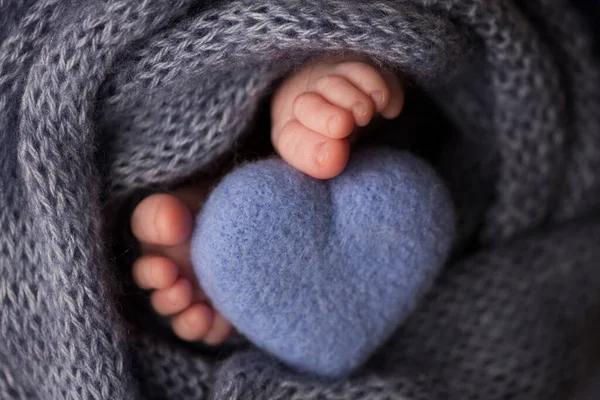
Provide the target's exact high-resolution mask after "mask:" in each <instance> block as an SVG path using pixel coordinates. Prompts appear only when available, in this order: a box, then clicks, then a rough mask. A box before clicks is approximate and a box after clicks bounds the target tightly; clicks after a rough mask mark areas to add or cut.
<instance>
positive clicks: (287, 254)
mask: <svg viewBox="0 0 600 400" xmlns="http://www.w3.org/2000/svg"><path fill="white" fill-rule="evenodd" d="M453 236H454V208H453V206H452V203H451V200H450V197H449V194H448V191H447V189H446V187H445V185H444V184H443V182H442V181H441V180H440V178H439V177H438V176H437V175H436V173H435V172H434V171H433V169H432V168H431V167H429V166H428V165H427V164H426V163H424V162H423V161H421V160H419V159H418V158H416V157H415V156H413V155H411V154H409V153H404V152H398V151H394V150H389V149H381V148H374V149H366V150H362V151H360V152H357V153H356V154H354V155H353V156H352V158H351V160H350V162H349V164H348V166H347V168H346V169H345V171H344V172H343V173H342V174H341V175H340V176H338V177H336V178H334V179H331V180H328V181H321V180H317V179H313V178H310V177H308V176H306V175H304V174H302V173H300V172H298V171H296V170H295V169H293V168H292V167H290V166H288V165H287V164H285V163H284V162H283V161H281V160H280V159H275V158H273V159H268V160H263V161H259V162H256V163H253V164H248V165H245V166H243V167H240V168H238V169H237V170H234V171H233V172H231V173H230V174H229V175H227V176H226V177H225V178H224V179H223V181H222V182H221V183H220V184H219V185H218V186H217V187H216V188H215V190H214V191H213V192H212V194H211V196H210V197H209V199H208V200H207V202H206V203H205V205H204V208H203V210H202V212H201V214H200V215H199V216H198V220H197V227H196V230H195V232H194V237H193V241H192V261H193V264H194V267H195V271H196V274H197V276H198V279H199V281H200V283H201V285H202V287H203V288H204V290H205V291H206V293H207V295H208V296H209V298H210V299H211V301H212V302H213V305H214V306H215V308H216V309H218V310H219V311H220V312H221V313H222V314H223V315H224V316H225V317H226V318H227V319H229V321H231V323H232V324H233V325H234V326H235V327H236V328H237V329H238V331H240V332H241V333H243V334H244V335H245V336H246V337H248V339H249V340H250V341H252V342H253V343H254V344H256V345H257V346H259V347H261V348H263V349H265V350H266V351H268V352H270V353H271V354H273V355H275V356H276V357H278V358H279V359H280V360H282V361H284V362H286V363H287V364H289V365H291V366H293V367H296V368H299V369H301V370H304V371H309V372H312V373H316V374H320V375H324V376H333V377H335V376H340V375H343V374H346V373H349V372H351V371H353V370H354V369H355V368H357V367H358V366H359V365H360V364H362V363H363V362H364V361H365V360H366V359H367V358H368V357H369V356H370V355H371V354H372V353H373V352H374V351H375V350H376V349H377V348H378V347H379V346H380V345H381V344H382V343H383V341H385V340H386V338H387V337H388V336H389V335H390V334H391V333H392V332H393V331H394V329H395V328H397V327H398V326H399V324H401V323H402V321H403V320H404V319H405V318H406V317H407V315H408V314H409V313H410V312H411V311H412V310H413V309H414V307H415V306H416V304H417V302H418V301H419V299H420V298H421V296H422V295H423V293H424V292H425V291H426V290H427V289H428V288H429V286H430V285H431V283H432V281H433V279H434V277H435V276H436V274H437V272H438V271H439V270H440V268H441V266H442V265H443V263H444V262H445V260H446V258H447V256H448V253H449V251H450V247H451V243H452V241H453Z"/></svg>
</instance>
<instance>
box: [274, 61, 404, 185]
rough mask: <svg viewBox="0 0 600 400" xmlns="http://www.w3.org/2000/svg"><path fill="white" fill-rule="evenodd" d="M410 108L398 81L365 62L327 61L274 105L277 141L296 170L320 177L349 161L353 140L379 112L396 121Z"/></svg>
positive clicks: (287, 83) (296, 78) (307, 71)
mask: <svg viewBox="0 0 600 400" xmlns="http://www.w3.org/2000/svg"><path fill="white" fill-rule="evenodd" d="M403 105H404V92H403V90H402V88H401V86H400V82H399V80H398V77H397V76H395V75H394V74H392V73H385V72H381V71H379V70H378V69H377V68H375V67H373V66H371V65H369V64H367V63H364V62H359V61H339V59H334V58H331V59H328V60H321V61H318V62H316V63H313V64H312V65H309V66H307V67H305V68H303V69H302V70H300V71H299V72H297V73H294V74H292V75H291V76H290V77H288V78H287V79H286V80H284V82H283V83H282V84H281V86H280V87H279V88H278V89H277V91H276V92H275V95H274V96H273V100H272V103H271V120H272V130H271V140H272V142H273V146H274V147H275V149H276V150H277V152H278V153H279V155H281V157H282V158H283V159H284V160H285V161H286V162H288V163H289V164H290V165H291V166H293V167H295V168H297V169H298V170H300V171H302V172H304V173H305V174H307V175H310V176H312V177H315V178H320V179H329V178H333V177H335V176H337V175H338V174H339V173H340V172H342V170H343V169H344V167H345V166H346V163H347V162H348V157H349V152H350V146H349V141H348V136H350V134H351V133H352V132H353V130H354V128H355V126H361V127H362V126H366V125H367V124H369V122H370V121H371V120H372V118H373V116H374V115H375V114H376V113H379V114H381V115H382V116H383V117H384V118H387V119H392V118H396V117H397V116H398V115H399V114H400V112H401V111H402V107H403Z"/></svg>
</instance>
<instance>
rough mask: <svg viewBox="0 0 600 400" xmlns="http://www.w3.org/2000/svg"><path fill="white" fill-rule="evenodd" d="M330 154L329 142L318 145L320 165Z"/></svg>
mask: <svg viewBox="0 0 600 400" xmlns="http://www.w3.org/2000/svg"><path fill="white" fill-rule="evenodd" d="M328 155H329V146H328V145H327V142H323V143H321V144H320V145H319V147H317V163H319V165H323V164H325V161H327V156H328Z"/></svg>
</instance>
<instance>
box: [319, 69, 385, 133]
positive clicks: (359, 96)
mask: <svg viewBox="0 0 600 400" xmlns="http://www.w3.org/2000/svg"><path fill="white" fill-rule="evenodd" d="M314 91H315V92H316V93H318V94H319V95H320V96H322V97H323V98H324V99H325V100H327V101H328V102H329V103H331V104H333V105H336V106H338V107H341V108H343V109H345V110H346V111H347V112H349V113H350V114H351V115H352V116H353V118H354V123H355V124H356V125H358V126H366V125H368V124H369V122H370V121H371V119H373V115H374V113H375V106H374V104H373V100H372V99H371V98H370V97H369V96H368V95H367V94H365V93H364V92H363V91H361V88H359V87H357V86H355V85H354V84H353V82H352V81H350V80H349V79H348V78H347V77H345V76H337V75H325V76H322V77H320V78H318V79H317V80H316V81H315V83H314Z"/></svg>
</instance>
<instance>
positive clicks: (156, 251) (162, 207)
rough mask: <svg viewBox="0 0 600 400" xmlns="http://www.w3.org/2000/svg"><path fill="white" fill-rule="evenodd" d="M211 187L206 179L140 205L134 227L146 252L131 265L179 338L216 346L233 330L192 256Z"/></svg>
mask: <svg viewBox="0 0 600 400" xmlns="http://www.w3.org/2000/svg"><path fill="white" fill-rule="evenodd" d="M209 189H210V184H209V183H208V182H207V183H205V184H203V185H198V186H193V187H187V188H184V189H180V190H178V191H176V192H174V193H173V194H155V195H151V196H149V197H147V198H145V199H144V200H142V201H141V202H140V204H138V205H137V207H136V208H135V210H134V212H133V215H132V217H131V229H132V231H133V234H134V236H135V237H136V239H137V240H138V241H139V242H140V244H141V250H142V256H141V257H140V258H138V259H137V260H136V261H135V263H134V265H133V279H134V282H135V283H136V284H137V285H138V286H139V287H141V288H143V289H148V290H152V294H151V302H152V307H153V308H154V310H155V311H156V312H157V313H158V314H160V315H162V316H166V317H171V327H172V329H173V331H174V332H175V334H176V335H177V336H178V337H180V338H181V339H183V340H188V341H203V342H204V343H206V344H208V345H218V344H221V343H222V342H224V341H225V340H226V339H227V338H228V337H229V336H230V334H231V333H232V331H233V329H232V326H231V324H229V322H228V321H226V320H225V318H223V316H222V315H221V314H219V313H218V312H217V311H216V310H214V309H213V307H212V306H211V305H210V303H209V301H208V299H207V298H206V296H205V295H204V293H203V291H202V289H201V288H200V285H199V284H198V281H197V279H196V276H195V274H194V272H193V269H192V263H191V259H190V239H191V234H192V229H193V225H194V216H195V215H196V214H197V213H198V212H199V210H200V207H201V205H202V203H203V201H204V200H205V199H206V197H207V196H208V193H209Z"/></svg>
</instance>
